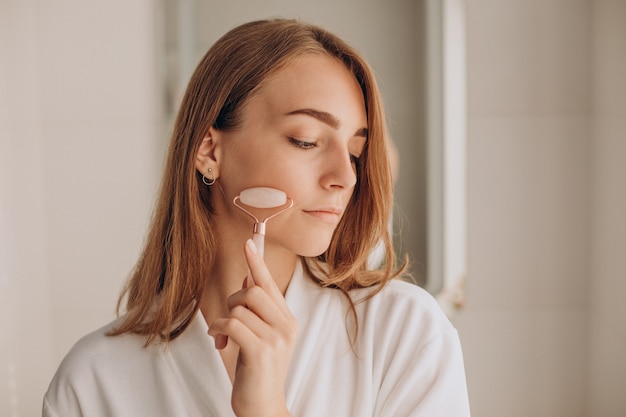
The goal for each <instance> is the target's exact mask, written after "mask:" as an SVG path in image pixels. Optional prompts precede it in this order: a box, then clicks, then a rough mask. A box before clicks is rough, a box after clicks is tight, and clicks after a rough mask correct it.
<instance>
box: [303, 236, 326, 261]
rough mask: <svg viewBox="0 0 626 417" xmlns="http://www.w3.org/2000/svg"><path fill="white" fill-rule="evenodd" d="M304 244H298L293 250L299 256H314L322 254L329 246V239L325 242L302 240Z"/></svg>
mask: <svg viewBox="0 0 626 417" xmlns="http://www.w3.org/2000/svg"><path fill="white" fill-rule="evenodd" d="M303 243H305V244H302V243H301V244H300V245H298V246H299V247H298V248H297V250H296V251H295V252H296V253H297V254H298V255H299V256H304V257H307V258H315V257H318V256H320V255H322V254H323V253H324V252H326V250H327V249H328V246H330V240H328V241H327V242H308V243H309V244H306V243H307V242H303Z"/></svg>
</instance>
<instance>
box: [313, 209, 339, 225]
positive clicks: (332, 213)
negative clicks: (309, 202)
mask: <svg viewBox="0 0 626 417" xmlns="http://www.w3.org/2000/svg"><path fill="white" fill-rule="evenodd" d="M304 212H305V213H306V214H308V215H310V216H313V217H316V218H318V219H320V220H322V221H324V222H326V223H331V224H336V223H339V220H341V213H342V212H343V210H342V209H341V208H339V207H320V208H316V209H313V210H304Z"/></svg>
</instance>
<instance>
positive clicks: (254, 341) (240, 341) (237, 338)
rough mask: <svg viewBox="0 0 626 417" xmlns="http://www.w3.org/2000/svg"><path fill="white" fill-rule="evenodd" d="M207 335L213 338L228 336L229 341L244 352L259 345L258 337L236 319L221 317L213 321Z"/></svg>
mask: <svg viewBox="0 0 626 417" xmlns="http://www.w3.org/2000/svg"><path fill="white" fill-rule="evenodd" d="M252 327H255V326H252ZM209 334H210V335H211V336H213V337H217V336H218V335H224V336H228V338H229V340H232V341H233V342H234V343H235V344H237V345H238V346H239V347H240V348H242V349H245V350H249V349H254V347H255V346H258V345H259V337H258V336H257V335H256V333H255V332H254V331H253V330H252V328H250V327H248V326H247V325H246V324H245V323H243V322H242V321H241V320H240V319H239V318H236V317H222V318H219V319H217V320H215V321H214V322H213V323H211V326H210V327H209Z"/></svg>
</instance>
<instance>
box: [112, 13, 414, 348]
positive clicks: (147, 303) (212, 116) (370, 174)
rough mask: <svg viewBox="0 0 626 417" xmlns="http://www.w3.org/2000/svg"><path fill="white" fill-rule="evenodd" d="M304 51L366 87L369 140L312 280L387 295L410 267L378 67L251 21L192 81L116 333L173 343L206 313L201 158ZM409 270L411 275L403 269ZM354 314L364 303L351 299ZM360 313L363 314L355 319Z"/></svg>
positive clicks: (281, 27) (296, 25)
mask: <svg viewBox="0 0 626 417" xmlns="http://www.w3.org/2000/svg"><path fill="white" fill-rule="evenodd" d="M303 54H327V55H329V56H332V57H335V58H336V59H338V60H339V61H341V62H342V63H343V64H344V65H345V66H346V68H348V69H349V70H350V71H351V72H352V73H353V74H354V76H355V78H356V80H357V81H358V83H359V84H360V86H361V88H362V90H363V96H364V99H365V106H366V112H367V123H368V132H369V133H368V139H367V143H366V146H365V149H364V152H363V153H362V156H361V158H360V161H359V165H358V166H357V176H358V179H357V184H356V186H355V190H354V193H353V196H352V199H351V200H350V202H349V204H348V206H347V208H346V211H345V214H344V216H343V218H342V220H341V222H340V223H339V225H338V227H337V229H336V231H335V233H334V235H333V237H332V240H331V243H330V246H329V248H328V249H327V250H326V252H325V253H324V254H323V255H321V256H319V257H317V258H307V259H305V266H306V270H307V271H308V272H309V275H310V276H311V277H312V278H313V279H314V280H315V281H316V282H317V283H318V284H319V285H323V286H329V287H334V288H337V289H339V290H340V291H342V292H343V293H344V294H346V295H347V296H348V299H350V297H349V291H350V290H352V289H354V288H363V287H372V286H376V285H378V286H379V287H378V288H377V289H375V290H374V291H373V292H372V295H373V294H374V293H375V292H376V291H377V290H379V289H380V288H382V286H383V285H384V284H385V283H386V282H388V281H389V280H390V279H392V278H394V277H395V276H397V275H398V274H399V272H400V270H397V269H396V266H395V254H394V252H393V249H392V244H391V239H390V236H389V231H388V223H387V222H388V219H389V218H390V214H391V208H392V180H391V173H390V167H389V162H388V156H387V138H386V135H387V132H386V127H385V119H384V112H383V108H382V103H381V97H380V93H379V90H378V87H377V85H376V82H375V80H374V76H373V74H372V71H371V69H370V68H369V66H368V65H367V63H366V62H365V61H364V60H363V58H362V57H361V56H360V55H359V54H358V53H357V52H356V51H355V50H354V49H353V48H351V47H350V46H349V45H347V44H346V43H345V42H344V41H342V40H341V39H339V38H338V37H337V36H335V35H333V34H331V33H330V32H328V31H326V30H324V29H322V28H319V27H317V26H314V25H311V24H307V23H303V22H300V21H296V20H286V19H272V20H263V21H256V22H250V23H246V24H243V25H241V26H238V27H236V28H234V29H232V30H231V31H229V32H228V33H226V34H225V35H224V36H223V37H222V38H220V39H219V40H218V41H217V42H216V43H215V44H214V45H213V46H212V47H211V48H210V49H209V51H208V52H207V53H206V55H205V56H204V57H203V58H202V60H201V62H200V63H199V65H198V67H197V68H196V70H195V72H194V74H193V75H192V77H191V80H190V82H189V85H188V87H187V90H186V92H185V95H184V97H183V100H182V103H181V106H180V110H179V112H178V115H177V118H176V121H175V125H174V130H173V133H172V137H171V142H170V146H169V150H168V155H167V162H166V167H165V172H164V175H163V180H162V184H161V189H160V194H159V197H158V200H157V204H156V207H155V212H154V215H153V218H152V222H151V226H150V231H149V233H148V236H147V240H146V243H145V246H144V249H143V252H142V254H141V256H140V258H139V260H138V262H137V264H136V266H135V268H134V270H133V272H132V273H131V276H130V279H129V281H128V283H127V285H126V287H125V288H124V290H123V292H122V294H121V295H120V299H119V301H118V312H119V311H120V309H121V305H122V304H123V300H124V299H126V314H125V317H124V318H123V320H122V322H121V324H120V325H119V327H117V328H116V329H114V330H113V331H112V332H111V333H110V334H111V335H120V334H124V333H136V334H141V335H146V336H147V337H148V340H147V342H146V344H149V343H150V342H151V341H153V340H154V339H155V338H159V339H161V340H164V341H170V340H173V339H174V338H176V337H177V336H179V335H180V334H181V333H182V332H183V331H184V330H185V328H186V327H187V326H188V325H189V323H190V322H191V320H192V319H193V317H194V315H195V314H196V312H197V311H198V309H199V300H200V299H201V295H202V292H203V290H204V283H205V280H206V278H207V277H208V276H209V275H210V271H211V269H212V266H213V263H214V260H215V259H214V253H215V247H216V242H217V240H218V236H217V235H216V228H215V227H214V218H213V209H212V207H211V205H210V193H211V192H212V191H211V188H210V187H206V186H204V184H202V180H201V175H200V174H199V173H198V172H197V170H196V166H195V157H196V154H197V152H198V149H199V147H200V144H201V142H202V140H203V138H204V137H205V136H206V134H207V133H208V130H209V128H210V127H212V126H213V127H215V128H217V129H221V130H230V129H235V128H237V127H238V125H239V124H240V122H241V109H242V107H243V105H244V104H245V103H246V102H247V100H249V99H250V97H251V96H252V95H254V94H255V92H256V91H257V90H258V88H259V86H260V85H261V83H262V82H263V81H264V80H265V79H266V78H267V77H268V76H269V75H271V74H272V73H273V72H275V71H276V70H277V69H279V68H282V67H284V66H285V65H288V64H289V62H291V60H293V59H294V58H296V57H298V56H302V55H303ZM381 240H382V241H383V242H384V243H385V247H386V256H385V262H384V266H383V268H382V269H380V270H373V271H368V270H367V258H368V256H369V254H370V252H371V251H372V250H373V248H374V247H375V246H376V244H377V243H378V242H380V241H381ZM401 269H402V268H401ZM350 305H351V308H352V311H353V313H354V312H355V310H354V303H353V301H352V300H350ZM354 314H356V313H354Z"/></svg>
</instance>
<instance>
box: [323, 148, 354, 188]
mask: <svg viewBox="0 0 626 417" xmlns="http://www.w3.org/2000/svg"><path fill="white" fill-rule="evenodd" d="M356 180H357V177H356V166H355V165H354V164H353V162H352V158H351V156H350V152H348V150H347V149H337V148H336V149H332V150H330V149H329V151H328V154H327V155H326V157H325V158H324V167H323V175H322V177H321V179H320V183H321V185H322V186H323V187H324V188H328V189H332V188H352V187H354V186H355V185H356Z"/></svg>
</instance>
